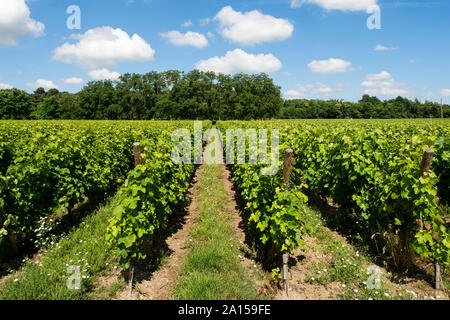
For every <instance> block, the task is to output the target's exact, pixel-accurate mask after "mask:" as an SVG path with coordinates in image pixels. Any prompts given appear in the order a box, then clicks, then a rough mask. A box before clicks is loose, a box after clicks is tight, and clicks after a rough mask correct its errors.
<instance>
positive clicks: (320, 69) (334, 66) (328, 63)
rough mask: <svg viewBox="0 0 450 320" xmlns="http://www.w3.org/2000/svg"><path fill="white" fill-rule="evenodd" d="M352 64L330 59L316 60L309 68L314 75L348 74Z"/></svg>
mask: <svg viewBox="0 0 450 320" xmlns="http://www.w3.org/2000/svg"><path fill="white" fill-rule="evenodd" d="M351 65H352V63H351V62H349V61H345V60H342V59H336V58H330V59H328V60H314V61H311V63H309V64H308V68H309V69H310V70H311V71H312V72H314V73H343V72H347V71H348V68H350V67H351Z"/></svg>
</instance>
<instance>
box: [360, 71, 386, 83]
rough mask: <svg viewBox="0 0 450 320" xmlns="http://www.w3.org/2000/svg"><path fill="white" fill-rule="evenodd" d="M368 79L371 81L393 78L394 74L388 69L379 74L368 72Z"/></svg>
mask: <svg viewBox="0 0 450 320" xmlns="http://www.w3.org/2000/svg"><path fill="white" fill-rule="evenodd" d="M366 79H367V80H369V81H378V80H390V79H392V76H391V74H390V73H389V72H387V71H381V72H380V73H377V74H368V75H367V76H366Z"/></svg>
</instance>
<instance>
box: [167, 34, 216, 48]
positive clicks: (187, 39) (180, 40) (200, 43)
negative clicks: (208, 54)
mask: <svg viewBox="0 0 450 320" xmlns="http://www.w3.org/2000/svg"><path fill="white" fill-rule="evenodd" d="M160 35H161V36H162V37H164V38H167V39H169V42H170V43H171V44H174V45H176V46H193V47H196V48H204V47H206V46H207V45H208V39H206V37H205V36H204V35H202V34H201V33H198V32H191V31H189V32H186V33H181V32H179V31H176V30H173V31H169V32H167V33H161V34H160Z"/></svg>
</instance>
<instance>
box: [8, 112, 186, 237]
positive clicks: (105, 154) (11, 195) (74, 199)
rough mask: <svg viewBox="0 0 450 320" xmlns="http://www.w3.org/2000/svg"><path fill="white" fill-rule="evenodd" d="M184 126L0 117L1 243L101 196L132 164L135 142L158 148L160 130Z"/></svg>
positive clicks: (34, 233)
mask: <svg viewBox="0 0 450 320" xmlns="http://www.w3.org/2000/svg"><path fill="white" fill-rule="evenodd" d="M183 126H186V127H187V126H191V123H190V122H181V121H180V122H167V121H147V122H131V121H130V122H127V121H117V122H114V121H93V122H92V121H24V122H20V121H2V122H0V157H1V159H2V162H1V163H2V165H1V166H0V243H1V242H2V240H5V239H6V238H7V237H8V236H11V235H15V237H16V238H17V241H18V242H20V240H21V239H33V238H34V237H36V236H37V235H39V232H40V226H41V225H42V221H48V220H49V217H52V216H55V215H58V214H60V213H62V212H63V211H70V210H71V209H72V208H73V207H74V206H75V205H76V204H78V203H81V202H83V201H84V200H85V199H89V200H97V199H99V198H100V199H101V198H103V197H104V195H105V193H106V192H107V191H108V190H111V188H113V187H114V186H117V185H120V184H121V183H122V182H123V180H124V178H125V177H126V174H127V173H128V172H129V171H130V170H131V169H132V168H133V166H134V162H133V152H132V144H133V142H135V141H139V140H141V139H145V140H146V141H147V145H148V148H150V149H151V150H152V151H153V150H157V149H155V148H157V142H158V141H159V139H160V137H159V136H160V134H161V132H163V130H171V129H176V128H178V127H183ZM169 138H170V137H169Z"/></svg>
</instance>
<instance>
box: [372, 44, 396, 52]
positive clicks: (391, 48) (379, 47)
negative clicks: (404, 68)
mask: <svg viewBox="0 0 450 320" xmlns="http://www.w3.org/2000/svg"><path fill="white" fill-rule="evenodd" d="M397 49H398V48H397V47H387V46H383V45H382V44H379V45H377V46H376V47H375V48H374V49H373V50H374V51H389V50H397Z"/></svg>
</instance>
